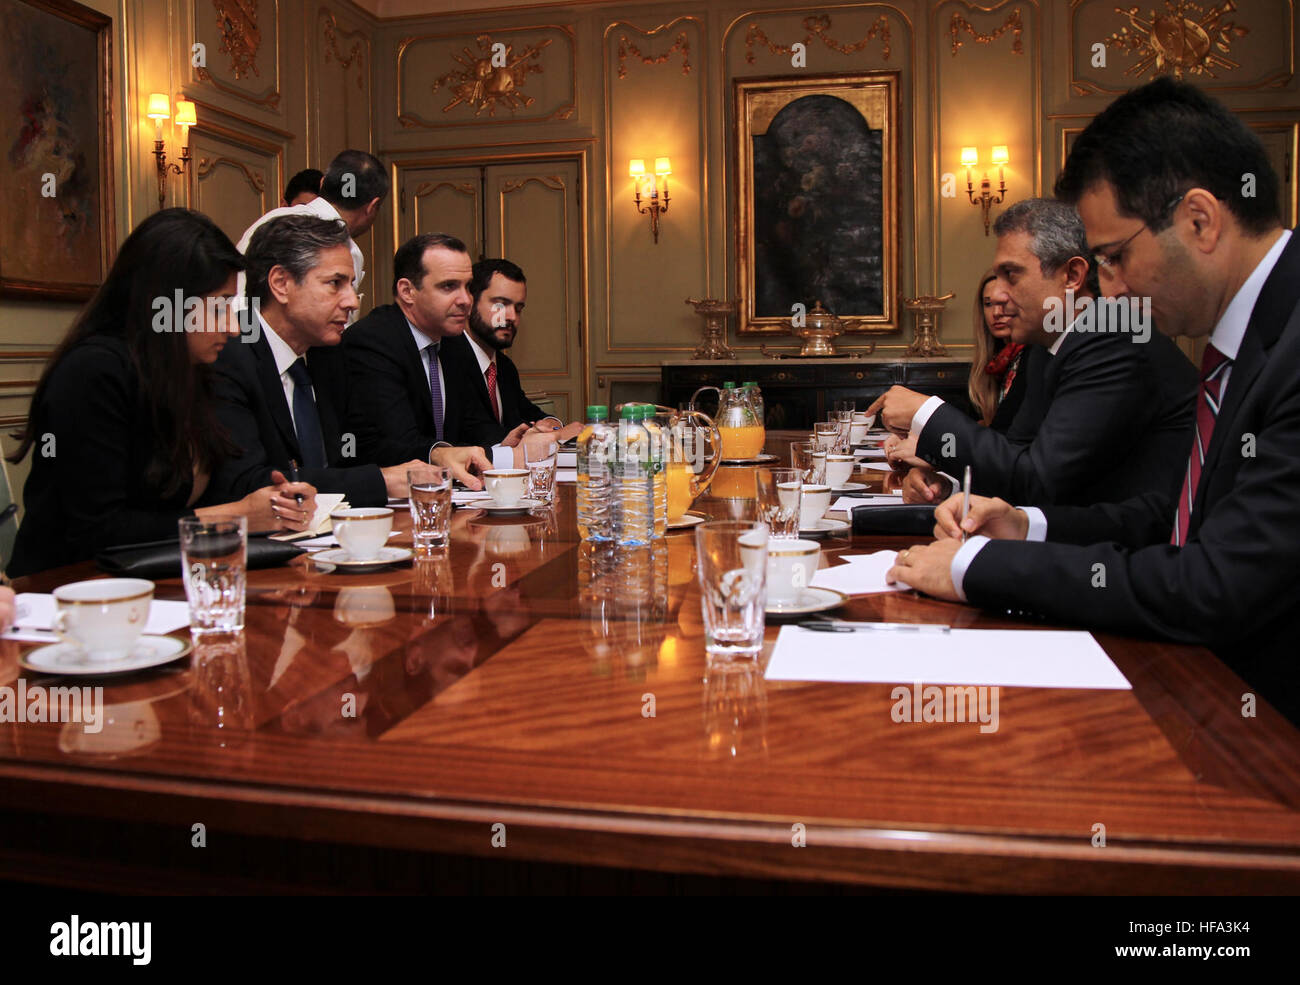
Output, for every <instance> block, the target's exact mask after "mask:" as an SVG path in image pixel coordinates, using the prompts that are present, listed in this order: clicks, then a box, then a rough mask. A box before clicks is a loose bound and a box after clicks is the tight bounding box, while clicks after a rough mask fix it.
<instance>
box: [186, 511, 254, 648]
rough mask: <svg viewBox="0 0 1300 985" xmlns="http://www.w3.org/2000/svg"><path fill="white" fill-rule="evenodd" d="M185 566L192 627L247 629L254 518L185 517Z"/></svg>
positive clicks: (226, 630)
mask: <svg viewBox="0 0 1300 985" xmlns="http://www.w3.org/2000/svg"><path fill="white" fill-rule="evenodd" d="M180 534H181V569H182V572H181V574H182V577H183V578H184V581H185V595H186V597H187V598H188V599H189V601H190V631H191V632H193V633H199V634H202V633H233V632H238V631H239V630H241V629H243V628H244V584H245V580H246V576H247V570H248V520H247V518H245V517H242V516H224V517H213V518H211V519H209V520H201V519H199V518H198V517H185V518H183V519H182V520H181V521H180Z"/></svg>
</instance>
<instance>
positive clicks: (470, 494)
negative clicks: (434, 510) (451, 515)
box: [451, 489, 492, 506]
mask: <svg viewBox="0 0 1300 985" xmlns="http://www.w3.org/2000/svg"><path fill="white" fill-rule="evenodd" d="M491 498H492V495H491V494H490V493H489V492H487V491H486V490H484V489H453V490H452V491H451V505H452V506H464V505H465V504H467V503H473V502H477V501H478V500H480V499H491Z"/></svg>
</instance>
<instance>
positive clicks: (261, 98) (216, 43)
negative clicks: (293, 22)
mask: <svg viewBox="0 0 1300 985" xmlns="http://www.w3.org/2000/svg"><path fill="white" fill-rule="evenodd" d="M151 9H155V8H152V7H151ZM156 10H157V14H156V15H153V16H159V17H164V16H165V13H164V11H163V5H162V4H158V5H157V6H156ZM145 16H151V15H150V14H145ZM281 33H282V24H281V6H280V0H188V2H187V3H185V4H184V5H183V7H182V10H181V29H180V32H179V36H180V37H181V38H185V39H188V38H193V42H192V44H193V45H194V47H191V46H190V45H184V44H182V45H179V46H178V48H177V53H178V57H180V58H182V59H184V61H185V67H186V69H187V73H186V77H187V79H188V86H189V88H191V89H192V91H193V92H194V93H196V94H199V93H202V94H203V96H202V98H205V99H207V100H208V101H210V102H212V103H214V104H215V105H217V106H220V107H222V108H223V109H229V110H233V111H235V112H241V113H248V112H253V113H254V114H257V115H260V116H265V117H273V118H276V119H284V118H285V115H286V114H285V107H284V106H282V105H281V101H282V98H283V84H282V82H283V80H282V77H281V71H282V63H281V57H282V47H281V46H282V37H281ZM186 49H188V51H187V50H186Z"/></svg>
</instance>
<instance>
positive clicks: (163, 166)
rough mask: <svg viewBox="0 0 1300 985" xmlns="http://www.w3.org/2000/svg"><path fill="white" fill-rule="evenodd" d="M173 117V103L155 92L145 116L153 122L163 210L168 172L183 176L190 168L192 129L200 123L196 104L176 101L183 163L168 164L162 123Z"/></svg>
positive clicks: (176, 124) (154, 153)
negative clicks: (181, 134)
mask: <svg viewBox="0 0 1300 985" xmlns="http://www.w3.org/2000/svg"><path fill="white" fill-rule="evenodd" d="M171 115H172V110H171V102H170V101H169V100H168V98H167V96H166V94H165V93H161V92H155V93H151V94H150V96H149V109H148V110H147V111H146V112H145V116H147V117H149V119H151V120H153V125H154V130H153V138H154V139H153V156H154V160H156V161H157V162H158V208H160V209H161V208H162V207H163V205H164V204H165V203H166V201H167V172H168V171H172V172H173V173H175V174H177V175H182V174H184V173H185V172H186V170H187V169H188V168H189V164H190V127H192V126H195V125H196V124H197V123H198V122H199V119H198V115H197V113H196V112H195V109H194V104H193V103H192V102H190V101H189V100H188V99H178V100H176V121H175V126H178V127H180V128H181V130H182V132H183V136H182V138H181V163H180V164H179V165H177V164H174V163H173V164H168V163H167V151H166V149H165V148H164V147H163V137H162V121H163V120H166V119H168V118H169V117H170V116H171Z"/></svg>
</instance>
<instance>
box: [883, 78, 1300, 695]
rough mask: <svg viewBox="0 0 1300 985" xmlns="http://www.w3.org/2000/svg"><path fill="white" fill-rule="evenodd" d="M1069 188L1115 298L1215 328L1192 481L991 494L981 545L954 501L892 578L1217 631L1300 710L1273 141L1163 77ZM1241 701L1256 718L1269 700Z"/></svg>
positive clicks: (1297, 507) (1205, 332)
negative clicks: (1020, 498)
mask: <svg viewBox="0 0 1300 985" xmlns="http://www.w3.org/2000/svg"><path fill="white" fill-rule="evenodd" d="M1243 175H1246V176H1249V178H1248V179H1247V178H1243ZM1247 181H1248V184H1247V183H1246V182H1247ZM1056 191H1057V194H1058V195H1060V196H1062V197H1063V198H1066V199H1068V200H1070V201H1074V202H1077V203H1078V208H1079V212H1080V214H1081V215H1082V217H1083V220H1084V223H1085V225H1086V226H1087V230H1088V238H1089V240H1090V242H1091V243H1092V244H1093V245H1092V247H1091V249H1092V251H1093V252H1094V253H1095V254H1096V257H1097V260H1098V262H1099V263H1100V264H1101V266H1102V270H1103V273H1102V286H1103V288H1105V289H1106V291H1107V292H1108V293H1110V294H1113V295H1115V296H1118V297H1123V296H1134V297H1138V296H1149V297H1150V298H1151V303H1152V308H1153V310H1154V312H1155V317H1156V324H1157V325H1159V326H1160V328H1161V329H1162V330H1163V331H1166V332H1174V331H1176V332H1178V333H1179V334H1182V335H1186V336H1188V337H1190V338H1194V339H1205V338H1206V337H1207V336H1208V344H1207V345H1206V347H1205V358H1204V360H1203V362H1202V376H1201V383H1200V386H1199V388H1198V393H1197V415H1196V416H1197V419H1196V427H1195V434H1194V437H1193V439H1192V440H1190V441H1189V442H1188V444H1189V446H1190V455H1187V454H1185V456H1184V459H1183V461H1182V462H1181V463H1179V465H1178V466H1177V467H1176V468H1175V469H1174V474H1173V477H1172V478H1173V480H1174V482H1173V483H1170V482H1169V481H1167V480H1168V479H1169V478H1170V477H1168V476H1162V477H1155V476H1153V478H1158V479H1160V480H1161V481H1159V482H1158V485H1159V486H1160V487H1167V486H1170V485H1171V484H1172V485H1173V487H1174V492H1173V493H1164V492H1151V493H1148V494H1146V495H1143V496H1139V497H1135V498H1133V499H1131V500H1128V501H1126V502H1124V503H1119V504H1114V505H1103V506H1096V507H1093V508H1091V509H1082V508H1070V507H1063V506H1057V507H1051V508H1045V509H1043V510H1036V509H1033V508H1027V509H1015V508H1013V507H1012V506H1010V505H1009V504H1007V503H1006V502H1003V501H1002V500H997V499H994V500H987V499H983V498H979V499H976V500H975V501H974V506H973V508H972V510H971V516H970V517H969V518H968V519H967V522H966V525H965V527H966V531H967V532H970V533H977V532H978V533H979V534H980V535H981V536H974V537H971V538H970V539H969V540H968V541H967V542H966V543H965V544H962V542H961V541H960V539H958V535H959V534H960V530H959V527H958V521H959V519H960V509H961V507H960V503H959V502H957V501H956V500H957V499H958V498H957V497H954V499H953V500H949V502H947V503H945V504H944V505H943V506H941V507H940V508H939V509H938V510H937V511H936V519H937V521H938V524H937V530H936V533H937V534H942V535H943V536H944V538H945V539H941V540H939V541H937V542H936V543H934V544H932V545H929V546H926V547H913V548H910V549H909V550H907V551H903V552H901V553H900V555H899V563H898V565H897V566H896V567H895V568H894V569H893V570H892V571H891V573H890V574H891V577H893V578H898V579H901V580H902V581H905V582H906V583H907V584H909V585H911V586H913V587H915V588H918V589H920V590H922V591H925V592H928V593H929V594H932V595H936V596H939V597H941V598H948V599H969V600H970V601H972V602H975V603H977V604H980V605H986V606H990V607H996V608H999V609H1001V608H1005V607H1012V608H1016V609H1021V610H1027V611H1030V612H1034V613H1039V614H1042V615H1044V616H1047V617H1049V618H1053V619H1058V620H1063V621H1067V622H1076V623H1082V624H1083V625H1086V626H1090V627H1095V628H1097V629H1102V630H1107V631H1111V632H1120V633H1133V634H1140V635H1149V636H1158V637H1164V638H1168V639H1173V640H1178V641H1180V642H1185V643H1200V644H1203V645H1205V646H1208V647H1210V648H1211V649H1213V650H1214V651H1215V653H1216V654H1218V655H1219V657H1220V658H1221V659H1222V660H1223V661H1224V662H1225V663H1226V664H1228V665H1229V666H1230V667H1232V668H1233V669H1234V670H1235V671H1236V672H1237V673H1238V674H1239V675H1240V676H1241V677H1243V678H1244V679H1245V680H1246V681H1247V682H1248V683H1249V684H1250V685H1251V686H1252V687H1253V688H1255V689H1256V690H1257V691H1258V692H1259V693H1261V694H1263V695H1264V696H1265V697H1267V698H1268V699H1269V700H1270V701H1271V702H1272V703H1273V704H1274V705H1275V706H1276V707H1277V708H1278V709H1279V710H1280V711H1282V712H1283V714H1286V715H1288V716H1289V717H1290V718H1292V719H1293V720H1295V721H1300V661H1297V660H1296V639H1297V636H1298V635H1300V607H1297V606H1296V604H1295V589H1296V585H1297V584H1300V550H1297V545H1300V371H1297V367H1300V239H1297V238H1296V237H1295V236H1294V235H1293V234H1292V233H1291V232H1290V231H1288V230H1285V229H1283V228H1282V225H1281V223H1280V220H1279V215H1278V208H1277V191H1278V184H1277V177H1276V175H1275V174H1274V172H1273V170H1272V167H1271V166H1270V164H1269V161H1268V157H1267V155H1266V153H1265V151H1264V148H1263V146H1262V145H1261V144H1260V142H1259V139H1258V137H1256V136H1255V135H1254V133H1253V132H1252V131H1251V130H1249V129H1248V128H1247V127H1246V126H1245V125H1244V124H1243V123H1242V122H1241V121H1240V120H1239V119H1238V118H1237V117H1236V116H1234V115H1233V114H1232V113H1230V112H1229V111H1228V110H1227V109H1225V108H1224V107H1223V106H1221V105H1220V104H1218V103H1217V102H1215V101H1214V100H1212V99H1210V98H1209V97H1208V96H1206V95H1205V94H1204V93H1202V92H1201V91H1200V90H1199V89H1197V88H1195V87H1193V86H1190V85H1186V84H1183V83H1179V82H1174V81H1172V80H1171V79H1168V78H1162V79H1159V80H1157V81H1155V82H1152V83H1150V84H1148V85H1146V86H1143V87H1141V88H1139V89H1135V90H1133V91H1131V92H1129V93H1127V94H1126V95H1124V96H1121V97H1120V98H1119V99H1117V100H1116V101H1115V102H1114V103H1113V104H1112V105H1111V106H1110V107H1109V108H1108V109H1106V110H1105V111H1104V112H1103V113H1101V114H1100V115H1099V116H1098V117H1097V118H1096V119H1094V120H1093V122H1092V123H1091V124H1090V125H1089V127H1088V128H1087V129H1086V130H1085V131H1084V132H1083V134H1081V135H1080V137H1079V139H1078V140H1077V141H1076V143H1075V145H1074V148H1073V150H1072V151H1071V153H1070V157H1069V159H1068V161H1067V162H1066V166H1065V169H1064V171H1063V172H1062V174H1061V176H1060V178H1059V179H1058V180H1057V184H1056ZM989 538H994V539H989ZM1044 539H1046V540H1048V541H1050V542H1048V543H1028V544H1026V543H1016V542H1015V541H1017V540H1030V541H1043V540H1044ZM1223 698H1224V700H1225V701H1226V702H1230V703H1231V704H1233V705H1239V706H1240V707H1241V709H1242V711H1243V713H1246V714H1249V713H1250V711H1249V708H1250V704H1251V702H1250V698H1248V697H1246V696H1243V695H1237V694H1230V695H1224V696H1223Z"/></svg>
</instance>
